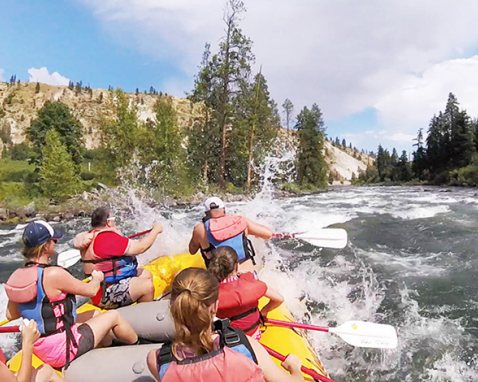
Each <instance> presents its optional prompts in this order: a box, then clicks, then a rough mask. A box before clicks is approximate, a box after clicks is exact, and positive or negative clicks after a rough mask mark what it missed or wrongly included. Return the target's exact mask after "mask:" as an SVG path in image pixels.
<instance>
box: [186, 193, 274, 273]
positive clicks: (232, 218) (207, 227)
mask: <svg viewBox="0 0 478 382" xmlns="http://www.w3.org/2000/svg"><path fill="white" fill-rule="evenodd" d="M204 211H205V216H204V218H203V221H202V222H201V223H198V224H196V225H195V226H194V229H193V233H192V237H191V240H190V242H189V253H191V254H195V253H196V252H197V251H198V250H200V251H201V254H202V256H203V258H204V262H205V263H206V266H207V264H208V263H209V261H210V259H211V251H212V250H213V249H214V248H217V247H223V246H226V245H227V246H229V247H232V248H234V250H235V251H236V253H237V256H238V259H239V264H241V269H253V265H255V261H254V255H255V253H254V247H253V246H252V243H251V241H250V240H249V239H248V238H247V235H252V236H255V237H259V238H261V239H265V240H269V239H270V238H271V237H272V231H271V230H270V229H269V228H267V227H266V226H263V225H262V224H258V223H256V222H254V221H252V220H250V219H247V218H246V217H244V216H240V215H227V214H226V208H225V205H224V202H223V201H222V200H221V199H219V198H218V197H215V196H213V197H211V198H208V199H206V201H205V202H204Z"/></svg>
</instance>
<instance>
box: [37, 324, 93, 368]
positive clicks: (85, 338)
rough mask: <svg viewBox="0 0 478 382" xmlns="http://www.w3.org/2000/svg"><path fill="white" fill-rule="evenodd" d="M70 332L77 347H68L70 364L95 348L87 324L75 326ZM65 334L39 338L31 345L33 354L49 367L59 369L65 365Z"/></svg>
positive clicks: (91, 332)
mask: <svg viewBox="0 0 478 382" xmlns="http://www.w3.org/2000/svg"><path fill="white" fill-rule="evenodd" d="M71 331H72V332H73V337H74V338H75V340H76V344H77V347H75V346H73V344H71V345H70V362H71V361H73V360H74V359H75V358H78V357H79V356H80V355H83V354H85V353H86V352H88V351H90V350H91V349H93V348H94V346H95V338H94V334H93V331H92V330H91V328H90V327H89V325H88V324H81V325H78V324H75V325H73V326H72V328H71ZM66 341H67V339H66V332H61V333H56V334H52V335H50V336H47V337H41V338H39V339H38V340H36V341H35V343H34V344H33V353H35V355H36V356H37V357H38V358H40V359H41V360H42V361H43V362H45V363H47V364H49V365H50V366H52V367H54V368H56V369H61V368H62V367H63V366H65V364H66Z"/></svg>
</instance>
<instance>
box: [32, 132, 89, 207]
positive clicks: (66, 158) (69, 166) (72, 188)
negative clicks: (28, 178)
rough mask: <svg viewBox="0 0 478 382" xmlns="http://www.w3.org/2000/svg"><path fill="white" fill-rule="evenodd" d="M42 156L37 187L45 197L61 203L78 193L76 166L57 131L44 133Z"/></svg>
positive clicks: (78, 183)
mask: <svg viewBox="0 0 478 382" xmlns="http://www.w3.org/2000/svg"><path fill="white" fill-rule="evenodd" d="M42 156H43V162H42V165H41V167H40V172H39V174H40V182H39V185H40V189H41V190H42V192H43V194H44V195H45V196H48V197H51V198H53V199H55V200H58V201H61V200H65V199H67V198H68V197H69V196H71V195H73V194H75V193H76V192H78V191H79V189H80V180H79V177H78V175H77V170H76V166H75V164H74V163H73V160H72V158H71V156H70V154H69V153H68V151H67V150H66V147H65V146H64V145H63V144H62V142H61V139H60V135H59V134H58V132H57V131H55V130H50V131H48V132H47V133H46V136H45V146H44V147H43V150H42Z"/></svg>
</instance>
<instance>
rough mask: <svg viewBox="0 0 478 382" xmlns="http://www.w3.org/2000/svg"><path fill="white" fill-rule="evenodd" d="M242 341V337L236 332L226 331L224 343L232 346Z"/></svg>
mask: <svg viewBox="0 0 478 382" xmlns="http://www.w3.org/2000/svg"><path fill="white" fill-rule="evenodd" d="M240 342H241V338H240V337H239V335H238V334H236V333H224V343H225V344H226V345H227V346H229V347H230V346H232V345H236V344H239V343H240Z"/></svg>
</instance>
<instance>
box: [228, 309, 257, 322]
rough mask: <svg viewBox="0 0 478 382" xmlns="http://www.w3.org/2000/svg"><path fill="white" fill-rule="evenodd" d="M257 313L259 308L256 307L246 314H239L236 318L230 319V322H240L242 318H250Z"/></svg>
mask: <svg viewBox="0 0 478 382" xmlns="http://www.w3.org/2000/svg"><path fill="white" fill-rule="evenodd" d="M255 312H257V306H256V307H254V308H251V309H249V310H246V311H245V312H243V313H241V314H238V315H236V316H232V317H229V320H231V321H236V320H240V319H241V318H244V317H247V316H249V315H251V314H253V313H255Z"/></svg>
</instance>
